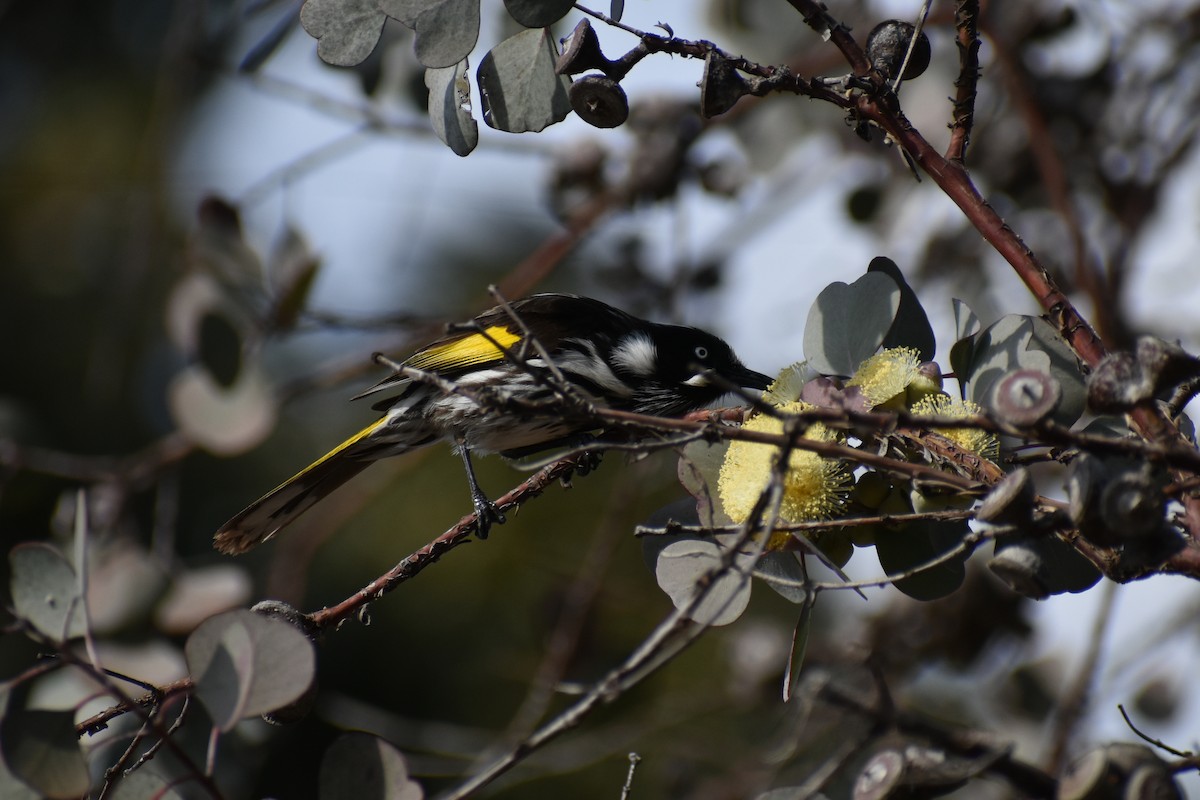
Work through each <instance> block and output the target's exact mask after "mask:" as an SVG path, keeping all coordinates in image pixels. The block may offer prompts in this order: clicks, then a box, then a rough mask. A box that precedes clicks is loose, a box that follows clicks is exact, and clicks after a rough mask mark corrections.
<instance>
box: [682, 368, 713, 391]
mask: <svg viewBox="0 0 1200 800" xmlns="http://www.w3.org/2000/svg"><path fill="white" fill-rule="evenodd" d="M684 383H686V384H687V385H688V386H695V387H696V388H697V389H703V388H704V387H705V386H708V383H709V381H708V376H707V375H705V374H704V373H703V372H698V373H696V374H695V375H693V376H692V377H690V378H688V379H687V380H686V381H684Z"/></svg>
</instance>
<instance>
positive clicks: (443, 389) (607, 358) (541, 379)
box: [213, 293, 771, 555]
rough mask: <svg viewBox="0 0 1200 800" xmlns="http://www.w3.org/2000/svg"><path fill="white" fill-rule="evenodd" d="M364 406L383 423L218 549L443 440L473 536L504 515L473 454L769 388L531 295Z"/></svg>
mask: <svg viewBox="0 0 1200 800" xmlns="http://www.w3.org/2000/svg"><path fill="white" fill-rule="evenodd" d="M393 366H394V367H396V368H395V369H394V370H393V372H392V373H391V374H390V375H389V376H388V377H386V378H385V379H383V380H382V381H380V382H379V383H377V384H375V385H374V386H372V387H371V388H369V389H367V390H366V391H365V392H362V393H361V394H359V395H357V396H356V397H355V398H354V399H358V398H361V397H376V398H379V399H378V400H377V402H375V403H374V405H373V406H372V408H373V409H374V410H376V411H380V412H383V416H382V417H380V418H379V419H378V420H376V421H375V422H373V423H371V424H370V425H368V426H367V427H365V428H363V429H362V430H361V431H359V432H358V433H356V434H354V435H353V436H351V437H350V438H348V439H346V440H345V441H344V442H342V443H341V444H339V445H338V446H337V447H335V448H334V449H333V450H331V451H330V452H329V453H327V454H325V455H323V456H321V457H320V458H318V459H317V460H316V461H314V462H313V463H312V464H310V465H308V466H307V467H305V468H304V469H303V470H301V471H300V472H299V473H297V474H296V475H294V476H292V477H291V478H289V479H287V480H286V481H284V482H283V483H282V484H280V485H279V486H277V487H276V488H275V489H273V490H271V491H270V492H268V493H267V494H266V495H264V496H263V497H261V498H259V499H258V500H256V501H255V502H253V503H251V504H250V505H249V506H247V507H246V508H245V509H244V510H242V511H241V512H240V513H238V514H237V515H236V516H234V517H233V518H232V519H230V520H229V521H228V522H226V523H225V524H224V525H223V526H221V528H220V529H219V530H218V531H217V533H216V535H215V537H214V542H213V543H214V547H216V549H217V550H219V551H221V552H222V553H225V554H229V555H234V554H239V553H244V552H246V551H247V550H250V549H251V548H253V547H255V546H257V545H258V544H261V543H262V542H264V541H266V540H268V539H270V538H272V537H273V536H275V535H276V534H277V533H278V532H279V531H280V530H282V529H283V528H284V527H286V526H287V525H289V524H291V523H292V522H293V521H294V520H295V519H296V518H297V517H299V516H300V515H301V514H303V513H304V512H305V511H307V510H308V509H309V508H311V507H312V506H313V505H314V504H315V503H317V502H318V501H319V500H321V499H323V498H324V497H326V496H327V495H328V494H329V493H330V492H332V491H333V490H334V489H336V488H337V487H339V486H341V485H342V484H343V483H345V482H346V481H348V480H350V479H351V478H353V477H354V476H355V475H357V474H358V473H359V472H361V471H362V470H363V469H365V468H366V467H368V466H369V465H370V464H371V463H373V462H374V461H377V460H379V459H380V458H384V457H390V456H397V455H401V454H403V453H407V452H410V451H412V450H415V449H417V448H419V447H424V446H426V445H430V444H433V443H434V442H437V441H442V440H444V441H448V442H449V443H451V444H452V445H453V447H454V448H455V449H456V450H457V452H458V454H459V455H460V457H461V458H462V461H463V465H464V468H465V471H466V475H467V483H468V486H469V488H470V491H471V499H472V504H473V507H474V510H475V512H476V518H477V523H476V534H477V535H478V536H479V537H480V538H484V537H486V536H487V533H488V529H489V527H490V524H491V523H492V522H493V521H495V522H503V521H504V517H503V515H502V514H500V513H499V510H498V509H497V508H496V507H495V506H494V505H493V504H492V503H491V502H490V501H489V500H488V499H487V496H486V495H485V494H484V492H483V491H482V489H481V488H480V486H479V483H478V481H477V480H476V479H475V472H474V468H473V464H472V461H471V454H472V453H477V454H487V453H500V454H501V455H503V456H506V457H510V458H517V457H524V456H527V455H529V454H532V453H536V452H539V451H544V450H547V449H552V448H555V447H560V446H562V445H564V444H578V443H580V442H585V441H590V440H591V441H594V437H595V436H597V435H600V434H602V433H603V430H602V428H603V426H602V424H599V423H598V422H597V421H596V419H595V418H594V415H593V416H590V417H589V415H587V414H586V413H581V412H580V411H579V410H578V409H579V406H576V407H575V410H574V411H573V410H572V406H571V403H572V402H574V403H577V404H580V405H581V406H584V407H586V406H587V405H589V404H590V405H593V406H597V407H604V408H610V409H619V410H625V411H633V412H638V413H642V414H649V415H654V416H663V417H679V416H683V415H684V414H686V413H688V412H690V411H695V410H699V409H701V408H704V407H705V406H708V405H710V404H712V403H713V402H714V401H716V400H717V399H719V398H720V397H721V396H722V395H725V394H727V393H728V392H729V391H730V390H731V388H733V387H741V388H745V389H760V390H761V389H766V388H767V387H768V386H769V385H770V383H771V378H770V377H769V376H767V375H764V374H762V373H760V372H755V371H753V370H751V369H748V368H747V367H746V366H744V365H743V364H742V362H741V361H740V360H739V359H738V357H737V355H735V354H734V352H733V349H732V348H731V347H730V346H729V344H727V343H726V342H725V341H724V340H722V339H721V338H719V337H717V336H715V335H713V334H711V333H708V332H706V331H703V330H700V329H698V328H693V327H685V326H681V325H668V324H663V323H657V322H651V321H648V320H644V319H640V318H638V317H635V316H633V315H631V314H628V313H626V312H624V311H622V310H620V309H618V308H615V307H613V306H611V305H608V304H607V303H604V302H602V301H600V300H595V299H592V298H588V297H581V296H577V295H571V294H551V293H546V294H535V295H531V296H529V297H526V298H524V299H521V300H516V301H513V302H511V303H501V305H498V306H496V307H495V308H492V309H489V310H487V311H484V312H483V313H482V314H480V315H479V316H477V317H475V318H474V319H473V320H472V321H471V322H469V323H466V324H460V325H453V326H449V327H448V328H447V333H446V335H445V336H443V337H442V338H439V339H437V340H436V341H434V342H432V343H431V344H429V345H427V346H425V347H423V348H422V349H420V350H418V351H417V352H416V353H414V354H413V355H411V356H409V357H408V358H407V359H406V360H404V361H403V362H401V363H400V364H399V365H394V364H393Z"/></svg>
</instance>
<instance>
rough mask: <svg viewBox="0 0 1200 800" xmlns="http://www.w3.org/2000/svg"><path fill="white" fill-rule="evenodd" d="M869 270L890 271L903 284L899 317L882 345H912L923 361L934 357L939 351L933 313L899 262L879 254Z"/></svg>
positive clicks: (872, 261)
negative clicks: (902, 270) (933, 324)
mask: <svg viewBox="0 0 1200 800" xmlns="http://www.w3.org/2000/svg"><path fill="white" fill-rule="evenodd" d="M867 272H868V273H871V272H879V273H882V274H884V275H887V276H888V277H889V278H891V279H892V280H894V281H895V282H896V285H897V286H899V287H900V307H899V308H898V309H896V318H895V320H893V321H892V327H891V328H890V329H888V332H887V336H885V337H884V339H883V344H882V347H884V348H885V349H887V348H890V347H912V348H915V349H916V350H917V352H918V353H920V357H921V360H922V361H932V360H933V358H934V356H935V355H936V353H937V340H936V339H935V338H934V336H933V326H932V325H930V324H929V316H928V315H927V314H926V313H925V307H924V306H922V305H921V301H920V300H919V299H918V298H917V293H916V292H914V291H913V288H912V287H911V286H909V285H908V281H906V280H905V279H904V273H903V272H901V271H900V267H898V266H896V262H895V261H892V260H891V259H890V258H885V257H883V256H877V257H875V258H873V259H871V263H870V265H869V266H868V267H867Z"/></svg>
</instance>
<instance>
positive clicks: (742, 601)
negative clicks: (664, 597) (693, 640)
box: [655, 539, 753, 625]
mask: <svg viewBox="0 0 1200 800" xmlns="http://www.w3.org/2000/svg"><path fill="white" fill-rule="evenodd" d="M752 562H753V558H752V557H750V556H746V555H741V554H739V555H738V556H736V557H735V561H734V568H732V569H729V570H726V571H725V572H724V573H723V574H722V575H721V576H720V577H718V578H716V579H715V580H714V581H713V583H712V585H711V586H709V587H708V588H707V590H706V592H705V594H704V598H703V599H702V600H701V601H700V603H699V604H698V605H696V607H695V608H693V609H692V611H691V613H690V615H689V616H690V618H691V619H693V620H695V621H696V622H699V623H701V624H702V625H728V624H729V623H731V622H733V621H734V620H736V619H737V618H738V617H740V616H741V615H742V612H743V611H745V610H746V606H747V605H748V604H749V603H750V580H749V576H748V575H745V574H743V573H742V570H748V569H750V568H751V567H752V566H753V564H752ZM721 563H722V561H721V550H720V548H719V547H718V546H717V545H716V544H715V543H713V542H711V541H704V540H699V539H681V540H679V541H675V542H672V543H671V544H669V545H667V546H666V547H664V548H663V550H662V552H660V553H659V555H658V564H657V566H656V568H655V577H656V578H657V580H658V585H659V586H660V587H661V588H662V590H663V591H665V592H666V593H667V594H668V595H670V597H671V602H672V603H674V604H675V607H676V608H679V609H684V608H687V607H689V606H690V605H691V604H692V601H693V598H695V596H696V594H697V592H698V591H699V588H700V587H699V583H700V582H701V581H702V580H707V579H708V576H710V575H712V574H713V573H714V572H716V571H717V570H718V569H719V568H720V567H721Z"/></svg>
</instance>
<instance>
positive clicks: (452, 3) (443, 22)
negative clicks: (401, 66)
mask: <svg viewBox="0 0 1200 800" xmlns="http://www.w3.org/2000/svg"><path fill="white" fill-rule="evenodd" d="M377 2H378V7H379V10H380V11H382V12H383V13H385V14H387V15H388V16H389V17H392V18H393V19H398V20H400V22H402V23H404V25H406V26H407V27H409V28H412V29H413V31H414V32H415V33H416V35H417V40H416V43H415V44H414V45H413V49H414V51H415V52H416V55H417V61H419V62H421V63H422V64H423V65H425V66H426V67H432V68H433V69H441V68H444V67H453V66H454V65H455V64H457V63H458V62H460V61H462V60H463V59H464V58H466V57H467V56H469V55H470V54H471V51H472V50H474V49H475V43H476V42H478V41H479V0H377Z"/></svg>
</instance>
